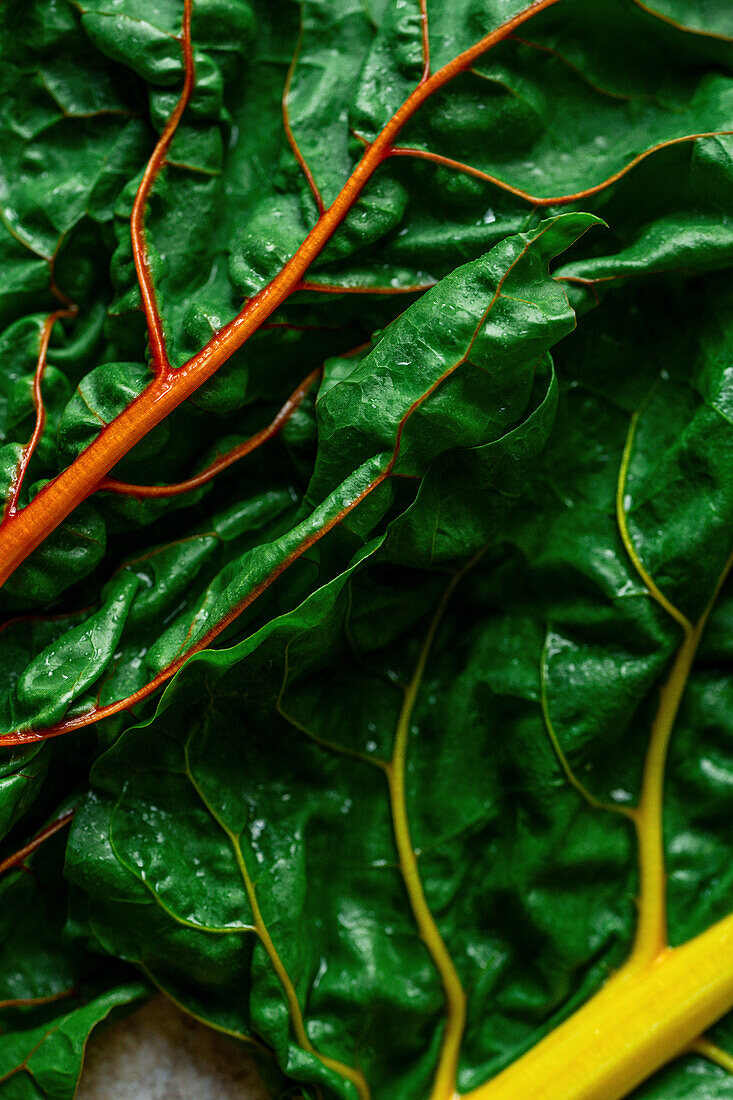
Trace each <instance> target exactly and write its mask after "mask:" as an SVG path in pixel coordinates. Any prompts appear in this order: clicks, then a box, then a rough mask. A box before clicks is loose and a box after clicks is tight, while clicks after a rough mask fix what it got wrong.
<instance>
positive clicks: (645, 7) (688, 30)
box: [631, 0, 733, 42]
mask: <svg viewBox="0 0 733 1100" xmlns="http://www.w3.org/2000/svg"><path fill="white" fill-rule="evenodd" d="M631 2H632V4H636V6H637V8H641V10H642V11H644V12H646V13H647V15H651V16H652V18H653V19H659V20H661V22H662V23H668V24H669V25H670V27H674V28H675V30H678V31H682V32H683V33H684V34H697V35H700V37H703V38H717V39H718V40H719V41H721V42H733V36H731V35H729V34H721V33H719V32H717V31H706V30H702V29H698V28H697V27H686V26H685V24H684V23H679V22H677V20H675V19H673V18H672V16H671V15H664V14H663V12H661V11H657V9H656V8H653V7H651V6H650V5H649V4H644V3H642V0H631Z"/></svg>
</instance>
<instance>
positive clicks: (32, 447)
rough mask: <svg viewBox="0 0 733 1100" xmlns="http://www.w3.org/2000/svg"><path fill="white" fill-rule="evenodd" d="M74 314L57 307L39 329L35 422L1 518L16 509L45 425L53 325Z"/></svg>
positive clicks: (35, 383)
mask: <svg viewBox="0 0 733 1100" xmlns="http://www.w3.org/2000/svg"><path fill="white" fill-rule="evenodd" d="M75 315H76V306H70V307H69V308H66V309H57V310H55V311H54V312H53V313H50V314H49V315H48V317H47V318H46V320H45V322H44V325H43V328H42V329H41V343H40V348H39V351H38V359H37V361H36V369H35V371H34V373H33V408H34V410H35V414H36V419H35V424H34V426H33V432H32V433H31V437H30V439H29V440H28V442H27V443H26V445H25V446H24V447H23V449H22V451H21V456H20V459H19V461H18V465H17V466H16V469H15V475H14V477H13V480H12V481H11V483H10V486H9V488H8V496H7V498H6V502H5V510H4V512H3V518H5V516H12V515H14V514H15V513H16V512H17V510H18V498H19V497H20V490H21V489H22V487H23V479H24V478H25V475H26V471H27V469H28V466H29V465H30V461H31V459H32V458H33V455H34V454H35V453H36V449H37V447H38V444H39V442H40V439H41V436H42V435H43V429H44V427H45V425H46V406H45V405H44V403H43V393H42V385H43V376H44V374H45V373H46V360H47V358H48V346H49V343H50V341H51V333H52V332H53V327H54V325H55V324H56V322H57V321H58V320H60V319H61V318H62V317H74V316H75Z"/></svg>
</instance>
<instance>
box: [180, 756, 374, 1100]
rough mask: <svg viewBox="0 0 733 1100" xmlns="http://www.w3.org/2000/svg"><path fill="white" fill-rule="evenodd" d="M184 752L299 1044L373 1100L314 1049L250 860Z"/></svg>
mask: <svg viewBox="0 0 733 1100" xmlns="http://www.w3.org/2000/svg"><path fill="white" fill-rule="evenodd" d="M185 752H186V772H187V775H188V778H189V781H190V783H191V785H192V787H193V788H194V790H195V791H196V793H197V794H198V796H199V798H200V799H201V801H202V802H203V804H204V806H206V808H207V810H208V811H209V813H210V814H211V816H212V817H213V819H214V821H216V823H217V825H218V826H219V828H220V829H221V830H222V832H223V833H224V834H225V835H226V837H227V839H228V840H229V843H230V844H231V846H232V850H233V852H234V858H235V860H236V863H237V867H238V869H239V873H240V876H241V878H242V882H243V884H244V889H245V892H246V894H247V900H248V901H249V906H250V909H251V910H252V923H253V925H254V928H255V931H256V932H257V935H258V936H259V939H260V942H261V944H262V946H263V947H264V949H265V953H266V954H267V957H268V958H269V960H270V965H271V966H272V969H273V970H274V972H275V975H276V977H277V979H278V981H279V982H280V986H281V988H282V991H283V994H284V996H285V1001H286V1004H287V1006H288V1011H289V1013H290V1020H291V1023H292V1025H293V1032H294V1034H295V1038H296V1039H297V1041H298V1043H299V1045H300V1046H301V1047H302V1048H303V1050H306V1051H307V1052H308V1053H309V1054H312V1055H314V1056H315V1057H316V1058H318V1060H319V1061H320V1062H321V1063H322V1065H324V1066H325V1067H326V1069H330V1070H333V1071H334V1073H338V1074H339V1075H340V1076H341V1077H345V1078H346V1079H347V1080H348V1081H351V1083H352V1084H353V1085H354V1088H355V1089H356V1092H357V1095H358V1096H359V1100H370V1096H371V1094H370V1091H369V1086H368V1085H367V1083H366V1079H365V1078H364V1075H363V1074H362V1073H361V1072H360V1071H359V1070H357V1069H354V1068H353V1067H352V1066H347V1065H345V1064H344V1063H343V1062H340V1061H339V1060H338V1059H337V1058H331V1057H330V1055H328V1054H323V1053H321V1051H319V1050H316V1048H315V1047H314V1046H313V1043H312V1042H311V1041H310V1039H309V1037H308V1033H307V1031H306V1029H305V1021H304V1020H303V1013H302V1011H301V1008H300V1002H299V1001H298V994H297V992H296V990H295V986H294V985H293V982H292V979H291V977H290V975H289V974H288V972H287V970H286V968H285V965H284V964H283V961H282V959H281V958H280V955H279V953H278V950H277V948H276V947H275V943H274V941H273V939H272V936H271V935H270V931H269V929H268V927H267V923H266V922H265V919H264V917H263V916H262V910H261V909H260V906H259V901H258V900H257V891H256V889H255V884H254V882H253V880H252V877H251V875H250V873H249V868H248V867H247V861H246V860H245V858H244V853H243V852H242V845H241V841H240V838H239V836H238V835H237V834H236V833H235V832H234V831H233V830H232V829H230V828H229V826H228V825H227V823H226V822H225V821H224V819H223V818H222V817H221V815H220V814H218V813H217V811H216V810H215V809H214V807H213V806H212V805H211V803H210V802H209V800H208V799H207V798H206V795H205V794H204V792H203V790H202V789H201V787H200V786H199V784H198V782H197V781H196V779H195V777H194V774H193V771H192V770H191V766H190V762H189V753H188V743H187V744H186V749H185Z"/></svg>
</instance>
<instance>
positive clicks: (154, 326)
mask: <svg viewBox="0 0 733 1100" xmlns="http://www.w3.org/2000/svg"><path fill="white" fill-rule="evenodd" d="M192 4H193V0H183V26H182V31H181V49H182V51H183V64H184V77H183V88H182V90H181V94H180V97H179V99H178V102H177V103H176V105H175V107H174V108H173V112H172V114H171V116H170V118H169V119H168V121H167V122H166V124H165V126H164V128H163V132H162V133H161V135H160V137H159V138H158V142H157V144H156V146H155V148H154V149H153V152H152V154H151V157H150V160H149V161H148V163H147V165H146V167H145V172H144V173H143V178H142V180H141V181H140V186H139V187H138V189H137V194H136V195H135V202H134V203H133V206H132V215H131V217H130V237H131V240H132V255H133V259H134V261H135V271H136V272H137V280H138V283H139V285H140V295H141V297H142V303H143V312H144V313H145V320H146V321H147V325H148V340H149V343H150V355H151V359H152V369H153V373H154V374H156V375H164V374H167V373H168V372H169V371H170V362H169V360H168V352H167V351H166V346H165V336H164V334H163V321H162V319H161V316H160V311H159V309H158V301H157V296H156V293H155V286H154V284H153V276H152V274H151V271H150V261H149V257H148V246H147V243H146V240H145V208H146V206H147V202H148V197H149V195H150V190H151V188H152V186H153V184H154V183H155V180H156V178H157V176H158V173H159V172H160V170H161V168H162V167H163V165H164V164H165V159H166V155H167V153H168V150H169V148H170V144H171V141H172V140H173V136H174V134H175V132H176V130H177V129H178V124H179V122H180V121H181V116H182V115H183V112H184V111H185V109H186V106H187V104H188V101H189V99H190V98H191V92H192V91H193V86H194V80H195V76H196V73H195V68H194V62H193V48H192V45H191V8H192Z"/></svg>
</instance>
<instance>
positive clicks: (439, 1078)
mask: <svg viewBox="0 0 733 1100" xmlns="http://www.w3.org/2000/svg"><path fill="white" fill-rule="evenodd" d="M475 560H476V559H475V558H474V559H473V561H471V562H469V564H468V565H467V566H466V567H465V568H464V569H462V570H461V571H460V572H458V573H456V574H455V576H454V577H453V578H452V580H451V582H450V584H449V585H448V587H447V588H446V590H445V592H444V593H443V596H442V598H441V601H440V603H439V604H438V608H437V611H436V613H435V615H434V616H433V620H432V622H431V624H430V628H429V630H428V633H427V637H426V638H425V641H424V643H423V646H422V649H421V650H420V654H419V657H418V660H417V665H416V666H415V671H414V672H413V675H412V679H411V680H410V683H409V684H408V685H407V687H406V689H405V695H404V701H403V704H402V709H401V711H400V715H399V718H398V721H397V728H396V730H395V740H394V749H393V755H392V759H391V760H390V761H389V763H388V764H387V766H386V768H385V773H386V776H387V783H388V785H389V797H390V805H391V809H392V822H393V827H394V836H395V844H396V847H397V855H398V859H399V865H400V870H401V872H402V877H403V879H404V883H405V888H406V890H407V895H408V897H409V900H410V906H411V908H412V912H413V915H414V918H415V923H416V924H417V928H418V932H419V933H420V938H421V939H422V941H423V943H424V944H425V946H426V948H427V949H428V952H429V954H430V957H431V959H432V961H433V964H434V966H435V969H436V970H437V971H438V974H439V976H440V980H441V982H442V985H443V991H444V994H445V1002H446V1023H445V1031H444V1033H443V1041H442V1045H441V1051H440V1059H439V1062H438V1067H437V1070H436V1074H435V1079H434V1081H433V1089H432V1092H431V1093H430V1100H452V1098H453V1097H454V1096H455V1094H456V1076H457V1072H458V1056H459V1053H460V1048H461V1041H462V1039H463V1031H464V1028H465V1024H466V994H465V993H464V991H463V986H462V985H461V980H460V978H459V977H458V972H457V971H456V968H455V965H454V963H453V960H452V959H451V957H450V954H449V952H448V949H447V947H446V945H445V943H444V941H443V937H442V936H441V934H440V931H439V929H438V926H437V924H436V922H435V918H434V917H433V914H432V913H431V912H430V907H429V906H428V903H427V900H426V898H425V892H424V890H423V885H422V882H421V879H420V872H419V869H418V865H417V855H416V854H415V849H414V848H413V845H412V839H411V836H410V822H409V815H408V810H407V798H406V792H405V767H406V760H407V746H408V741H409V735H410V722H411V720H412V713H413V710H414V707H415V702H416V700H417V696H418V692H419V690H420V685H421V683H422V678H423V675H424V672H425V665H426V664H427V660H428V656H429V654H430V650H431V647H432V644H433V641H434V639H435V634H436V631H437V629H438V625H439V623H440V620H441V618H442V616H443V612H444V611H445V608H446V606H447V604H448V600H449V599H450V597H451V595H452V593H453V590H454V589H455V587H456V585H457V584H458V581H459V580H460V579H461V577H462V576H463V575H464V573H465V572H466V569H468V568H470V566H471V565H473V562H474V561H475Z"/></svg>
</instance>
